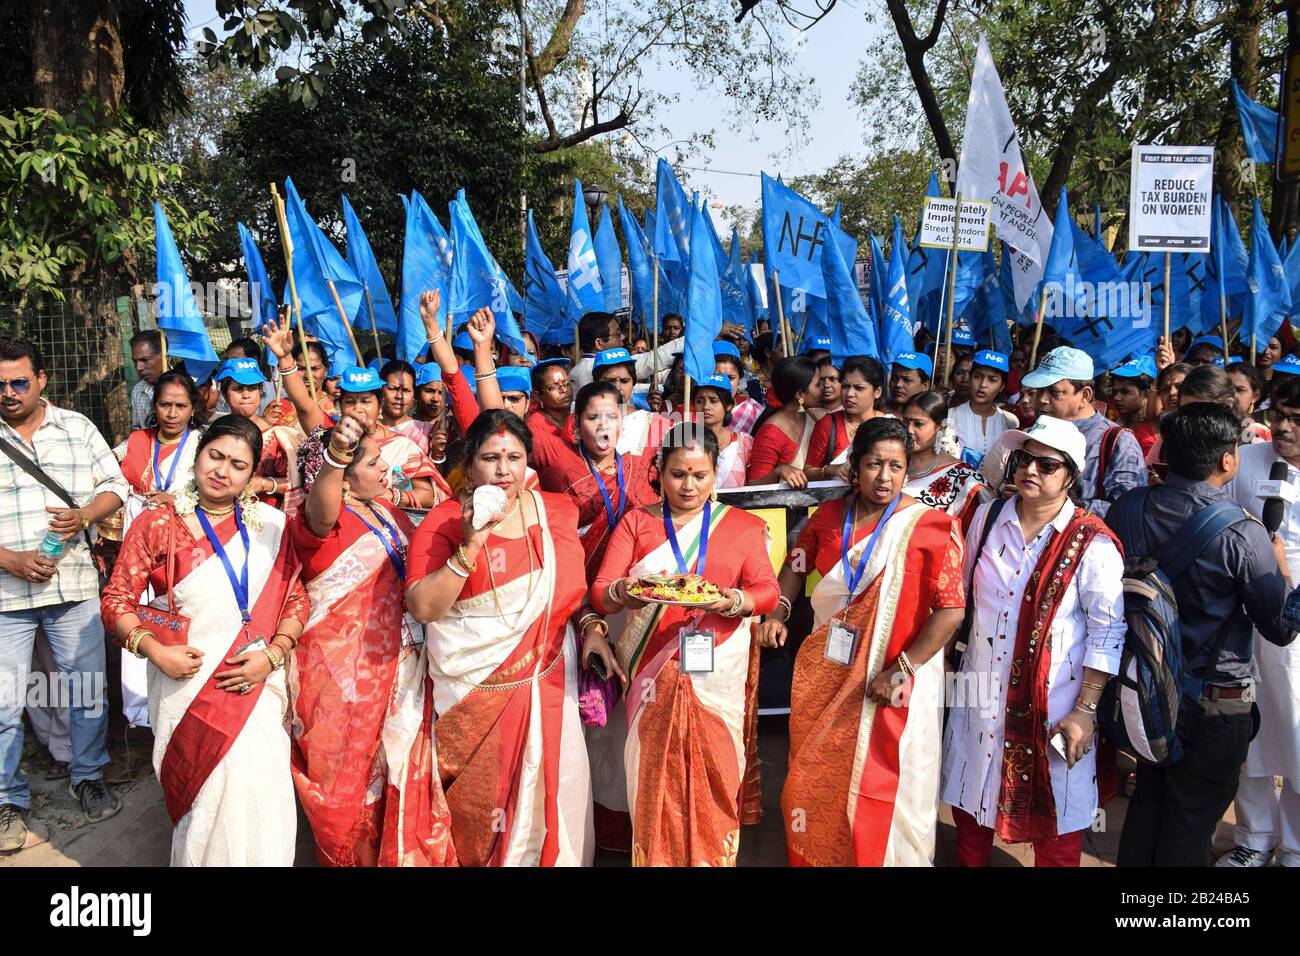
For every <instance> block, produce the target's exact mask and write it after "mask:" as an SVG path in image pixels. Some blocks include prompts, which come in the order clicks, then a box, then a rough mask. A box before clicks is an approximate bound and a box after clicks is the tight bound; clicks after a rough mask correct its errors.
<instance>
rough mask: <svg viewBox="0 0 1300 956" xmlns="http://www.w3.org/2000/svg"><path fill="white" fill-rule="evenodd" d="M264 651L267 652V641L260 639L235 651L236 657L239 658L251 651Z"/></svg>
mask: <svg viewBox="0 0 1300 956" xmlns="http://www.w3.org/2000/svg"><path fill="white" fill-rule="evenodd" d="M264 650H266V641H264V640H262V638H260V637H255V638H253V639H252V640H251V641H249V642H248V643H247V644H245V645H244V646H243V647H241V648H240V649H239V650H237V651H235V656H236V657H238V656H239V655H240V654H247V653H248V652H249V651H264Z"/></svg>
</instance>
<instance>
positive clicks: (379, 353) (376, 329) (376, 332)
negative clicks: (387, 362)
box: [362, 286, 383, 357]
mask: <svg viewBox="0 0 1300 956" xmlns="http://www.w3.org/2000/svg"><path fill="white" fill-rule="evenodd" d="M362 288H364V289H365V290H366V308H367V309H369V310H370V334H371V335H373V336H374V337H375V356H376V357H380V356H382V355H383V351H382V350H381V349H380V348H379V326H378V325H377V324H376V323H375V303H374V301H373V300H372V299H371V298H370V286H363V287H362Z"/></svg>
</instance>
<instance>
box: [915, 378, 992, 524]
mask: <svg viewBox="0 0 1300 956" xmlns="http://www.w3.org/2000/svg"><path fill="white" fill-rule="evenodd" d="M947 415H948V405H947V403H946V402H945V401H944V400H943V396H942V395H940V394H939V393H938V392H921V393H919V394H917V395H913V396H912V397H911V398H910V399H908V402H907V404H906V405H904V406H903V408H902V410H901V411H900V412H899V417H900V418H902V420H903V424H904V425H906V426H907V432H908V434H909V435H911V436H912V458H911V463H910V464H909V465H908V466H907V484H905V485H904V486H903V494H905V495H909V496H910V497H912V498H915V499H916V500H917V501H919V502H921V504H923V505H926V506H927V507H930V508H935V509H937V510H939V511H942V512H943V513H944V514H946V515H949V516H950V517H953V518H956V519H957V521H958V522H960V524H961V527H962V533H963V534H964V533H965V532H966V530H967V529H969V528H970V523H971V519H972V518H973V517H974V516H975V509H976V508H978V507H979V506H980V505H981V504H983V503H984V502H985V501H989V500H990V499H991V498H992V497H993V492H991V491H990V490H989V488H988V486H987V485H986V484H985V483H984V479H983V477H982V476H981V475H980V473H979V471H977V470H976V469H974V468H972V467H971V466H970V465H968V464H966V463H965V462H964V461H961V460H960V459H958V458H957V457H956V456H955V455H952V454H949V453H948V452H947V451H945V450H944V449H943V448H942V447H941V445H942V443H943V442H944V440H945V439H946V438H949V437H951V438H952V440H953V441H955V440H956V436H955V435H952V434H950V433H948V432H946V431H945V429H944V421H945V419H946V418H947Z"/></svg>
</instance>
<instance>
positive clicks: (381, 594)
mask: <svg viewBox="0 0 1300 956" xmlns="http://www.w3.org/2000/svg"><path fill="white" fill-rule="evenodd" d="M322 441H323V444H324V445H325V448H324V449H323V450H322V453H321V455H320V456H319V458H317V457H316V456H310V459H309V460H310V461H311V462H312V463H313V466H314V467H313V466H308V467H307V468H305V469H304V472H305V473H304V476H303V477H304V481H305V482H306V484H307V486H308V488H309V489H310V490H309V492H308V495H307V502H306V506H305V507H304V509H303V511H302V512H301V513H300V514H299V515H298V517H297V518H295V519H294V521H293V522H292V524H291V525H290V532H291V534H292V535H293V540H294V545H295V547H296V548H297V550H298V555H299V557H300V558H301V559H302V563H303V568H302V578H303V582H304V583H305V584H306V587H307V596H308V597H309V598H310V599H311V608H312V610H311V616H310V617H309V618H308V619H307V626H306V628H305V629H304V630H303V634H302V638H301V640H300V642H299V644H298V649H297V650H296V651H295V652H294V667H293V671H292V673H291V675H290V681H289V691H290V697H291V700H292V704H293V740H294V748H293V782H294V786H295V788H296V789H297V791H298V799H299V801H300V802H301V803H302V808H303V812H304V813H306V815H307V819H308V821H309V822H310V823H311V829H312V835H313V836H314V838H315V840H316V856H317V858H318V859H319V860H320V862H321V864H322V865H324V866H376V865H378V866H444V865H454V864H455V862H456V852H455V848H454V847H453V846H452V842H451V831H450V823H451V820H450V817H449V815H448V813H447V804H446V800H445V799H444V798H443V794H442V786H441V784H440V783H439V782H438V776H437V772H436V770H437V758H436V756H435V754H434V750H433V690H432V685H431V682H430V680H429V676H428V673H427V667H426V663H425V656H424V628H423V627H421V626H420V625H419V624H417V623H416V622H415V620H414V619H413V618H411V617H410V615H408V614H407V613H406V611H405V607H404V605H403V601H402V590H403V588H404V587H405V584H406V550H407V542H409V541H410V539H411V535H412V534H413V533H414V531H415V528H414V527H413V526H412V524H411V522H410V520H409V519H408V518H407V517H406V515H405V514H403V513H402V512H401V511H400V510H399V509H398V508H396V507H395V506H393V505H390V504H388V503H387V502H385V501H384V500H383V498H384V493H385V491H386V490H387V488H386V484H385V478H386V475H387V469H386V467H385V464H384V461H383V459H382V458H381V457H380V455H379V450H378V449H377V448H376V447H375V444H374V441H373V440H372V439H370V438H369V437H365V435H364V426H362V424H361V423H360V422H358V421H357V420H356V419H354V418H350V417H348V416H346V415H345V416H343V417H341V418H340V419H339V423H338V424H337V425H336V426H335V427H334V428H333V429H331V430H330V431H329V432H326V433H325V436H324V438H323V439H322ZM358 442H360V444H357V443H358Z"/></svg>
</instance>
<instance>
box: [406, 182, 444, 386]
mask: <svg viewBox="0 0 1300 956" xmlns="http://www.w3.org/2000/svg"><path fill="white" fill-rule="evenodd" d="M403 199H404V200H405V197H403ZM451 261H452V255H451V241H450V240H449V239H448V238H447V233H446V231H445V230H444V229H443V228H442V223H440V222H438V217H437V216H435V215H434V214H433V210H432V209H430V208H429V204H428V203H426V202H425V201H424V197H423V196H421V195H420V194H419V193H417V192H412V193H411V198H410V200H409V201H407V202H406V239H405V242H404V244H403V246H402V299H401V311H400V313H399V319H398V334H397V357H398V358H399V359H402V360H403V361H404V362H414V361H415V360H416V359H417V358H418V357H419V356H420V354H421V353H422V352H423V351H424V349H425V346H427V345H428V344H429V337H428V334H427V333H426V332H425V331H424V322H423V320H422V319H421V318H420V294H421V293H422V292H432V291H433V290H435V289H436V290H438V292H439V294H440V295H441V297H442V301H441V303H440V304H439V306H438V325H439V326H440V327H442V328H446V324H447V305H448V303H449V302H450V301H451V291H450V290H451V283H450V281H449V274H448V267H449V266H450V264H451Z"/></svg>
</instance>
